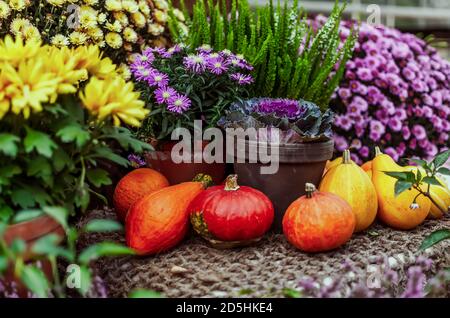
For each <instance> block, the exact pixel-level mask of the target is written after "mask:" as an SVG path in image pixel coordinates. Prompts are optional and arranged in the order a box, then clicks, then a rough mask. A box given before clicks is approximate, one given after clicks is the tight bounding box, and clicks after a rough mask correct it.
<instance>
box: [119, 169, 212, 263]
mask: <svg viewBox="0 0 450 318" xmlns="http://www.w3.org/2000/svg"><path fill="white" fill-rule="evenodd" d="M196 180H198V181H196V182H184V183H180V184H177V185H174V186H171V187H166V188H163V189H161V190H159V191H156V192H152V193H150V194H149V195H147V196H145V197H144V198H143V199H141V200H139V201H138V202H136V203H135V204H134V205H133V206H132V207H131V208H130V210H129V211H128V215H127V218H126V225H125V229H126V242H127V245H128V246H129V247H131V248H133V249H134V250H135V251H136V252H137V253H139V254H146V255H149V254H156V253H159V252H163V251H167V250H169V249H171V248H173V247H174V246H176V245H177V244H178V243H180V242H181V241H182V240H183V238H184V236H185V235H186V233H187V231H188V229H189V213H188V212H187V207H188V206H189V203H191V201H192V200H193V199H194V198H195V197H196V196H197V195H198V194H199V193H201V192H202V191H203V189H204V187H205V186H206V185H207V183H209V182H210V181H211V178H210V177H208V176H202V177H198V178H196Z"/></svg>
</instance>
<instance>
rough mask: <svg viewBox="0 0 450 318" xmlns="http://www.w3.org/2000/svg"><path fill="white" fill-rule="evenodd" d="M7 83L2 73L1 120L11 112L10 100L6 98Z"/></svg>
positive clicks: (0, 87) (0, 86) (0, 84)
mask: <svg viewBox="0 0 450 318" xmlns="http://www.w3.org/2000/svg"><path fill="white" fill-rule="evenodd" d="M6 85H7V81H6V78H5V76H4V75H3V72H1V71H0V119H2V118H3V116H5V114H6V113H7V112H8V111H9V99H8V98H7V96H6Z"/></svg>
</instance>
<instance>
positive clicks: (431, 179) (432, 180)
mask: <svg viewBox="0 0 450 318" xmlns="http://www.w3.org/2000/svg"><path fill="white" fill-rule="evenodd" d="M422 182H423V183H427V184H431V185H437V186H442V184H441V183H440V182H439V180H438V179H436V177H428V176H427V177H424V178H423V179H422Z"/></svg>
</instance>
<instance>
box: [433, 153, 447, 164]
mask: <svg viewBox="0 0 450 318" xmlns="http://www.w3.org/2000/svg"><path fill="white" fill-rule="evenodd" d="M448 158H450V150H447V151H444V152H441V153H440V154H438V155H436V157H434V159H433V163H434V166H435V167H436V168H439V167H440V166H442V165H444V164H445V163H446V162H447V160H448Z"/></svg>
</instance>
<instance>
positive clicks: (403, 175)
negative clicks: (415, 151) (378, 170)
mask: <svg viewBox="0 0 450 318" xmlns="http://www.w3.org/2000/svg"><path fill="white" fill-rule="evenodd" d="M383 172H384V173H385V174H387V175H388V176H390V177H392V178H395V179H397V180H404V181H406V180H407V179H408V175H407V172H397V171H383Z"/></svg>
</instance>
